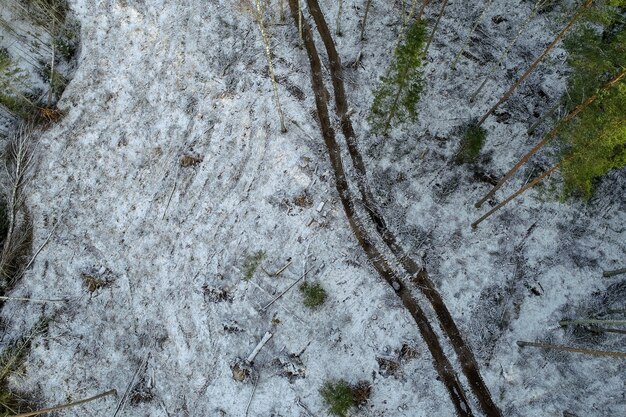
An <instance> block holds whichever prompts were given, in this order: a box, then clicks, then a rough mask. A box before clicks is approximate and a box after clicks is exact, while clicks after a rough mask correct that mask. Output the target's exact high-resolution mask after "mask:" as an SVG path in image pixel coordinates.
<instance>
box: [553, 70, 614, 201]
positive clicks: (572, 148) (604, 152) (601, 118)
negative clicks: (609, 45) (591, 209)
mask: <svg viewBox="0 0 626 417" xmlns="http://www.w3.org/2000/svg"><path fill="white" fill-rule="evenodd" d="M625 115H626V83H625V82H623V81H622V82H621V83H620V84H619V85H618V86H616V87H614V88H612V89H611V90H609V91H608V92H607V93H606V94H603V95H602V97H601V98H600V99H598V101H597V102H596V103H594V104H593V105H591V106H590V107H589V108H588V109H587V110H586V111H584V112H583V113H582V114H581V115H580V116H579V118H578V119H577V120H575V121H574V122H572V123H570V124H569V125H567V126H565V127H564V128H563V130H562V132H561V141H562V145H563V152H562V167H561V171H562V173H563V179H564V190H563V191H564V193H565V196H566V197H570V196H576V197H580V198H583V199H589V198H590V197H591V195H592V193H593V188H594V187H593V185H594V181H595V180H596V179H597V178H599V177H601V176H602V175H604V174H606V173H607V172H608V171H610V170H611V169H615V168H621V167H623V166H626V117H625Z"/></svg>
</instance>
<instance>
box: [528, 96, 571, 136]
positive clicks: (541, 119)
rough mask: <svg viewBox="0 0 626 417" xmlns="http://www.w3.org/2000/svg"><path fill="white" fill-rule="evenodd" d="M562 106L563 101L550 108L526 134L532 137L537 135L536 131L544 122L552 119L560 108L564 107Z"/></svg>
mask: <svg viewBox="0 0 626 417" xmlns="http://www.w3.org/2000/svg"><path fill="white" fill-rule="evenodd" d="M562 104H563V103H561V101H560V100H559V101H558V102H557V103H556V104H555V105H553V106H552V107H550V108H549V109H548V110H547V111H546V112H545V113H544V114H542V115H541V117H539V119H537V121H536V122H535V123H533V124H532V125H531V126H530V127H529V128H528V130H527V131H526V134H527V135H532V134H533V133H535V130H537V128H538V127H539V126H540V125H541V124H542V123H543V122H544V120H546V119H547V118H548V117H550V116H551V115H552V114H553V113H554V112H555V111H556V110H557V109H558V108H560V107H561V106H562Z"/></svg>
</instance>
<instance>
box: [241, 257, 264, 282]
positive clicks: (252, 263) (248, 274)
mask: <svg viewBox="0 0 626 417" xmlns="http://www.w3.org/2000/svg"><path fill="white" fill-rule="evenodd" d="M263 259H265V252H264V251H262V250H260V251H257V252H255V253H253V254H252V255H248V256H246V258H245V259H244V261H243V279H244V280H246V281H249V280H251V279H252V277H253V276H254V273H255V272H256V270H257V268H258V267H259V266H260V265H261V262H263Z"/></svg>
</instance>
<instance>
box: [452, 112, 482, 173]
mask: <svg viewBox="0 0 626 417" xmlns="http://www.w3.org/2000/svg"><path fill="white" fill-rule="evenodd" d="M486 137H487V131H486V130H485V129H483V128H482V126H479V125H478V124H477V123H475V122H474V123H471V124H470V125H469V126H468V127H467V129H466V130H465V133H464V134H463V138H462V139H461V146H460V149H459V153H458V155H457V161H458V162H459V163H471V162H474V161H476V158H478V155H480V150H481V149H482V147H483V144H484V143H485V138H486Z"/></svg>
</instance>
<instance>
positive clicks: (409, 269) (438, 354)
mask: <svg viewBox="0 0 626 417" xmlns="http://www.w3.org/2000/svg"><path fill="white" fill-rule="evenodd" d="M307 5H308V8H309V12H310V13H311V16H312V18H313V20H314V22H315V26H316V27H317V30H318V33H319V35H320V37H321V39H322V42H323V44H324V47H325V49H326V53H327V55H328V58H329V72H330V76H331V81H332V84H333V90H334V98H335V110H336V114H337V117H338V118H339V120H340V128H341V131H342V134H343V136H344V138H345V140H346V144H347V147H348V153H349V155H350V159H351V162H352V165H353V167H354V170H355V171H356V172H355V174H356V175H354V177H355V178H354V180H355V181H356V183H357V187H358V190H359V193H360V196H361V199H362V202H363V204H362V207H361V208H362V209H363V211H365V212H366V217H367V218H369V221H371V223H372V225H373V228H374V230H376V234H377V235H378V237H379V238H380V240H381V241H382V243H383V244H384V246H385V247H386V248H387V249H388V250H389V252H391V253H392V254H393V257H395V260H396V261H397V262H399V264H400V265H401V267H402V269H403V270H404V271H398V270H397V268H395V267H394V266H392V262H390V261H388V260H387V258H386V257H385V254H384V252H385V251H384V249H379V248H377V247H376V245H375V244H374V243H373V242H374V240H373V239H371V237H370V236H369V235H368V233H367V231H366V230H365V228H364V227H363V225H362V224H361V222H360V221H359V219H358V218H357V211H356V207H357V206H356V204H355V202H354V200H353V199H352V196H351V193H350V192H349V189H348V178H347V176H346V172H345V170H344V168H343V161H342V159H341V152H340V147H339V145H338V143H337V141H336V138H335V131H334V130H333V128H332V124H331V121H330V116H329V112H328V98H327V94H326V89H325V87H324V82H323V76H322V66H321V62H320V58H319V54H318V52H317V49H316V47H315V43H314V41H313V36H312V33H311V28H310V27H309V25H308V23H307V22H306V20H305V19H304V18H303V16H301V11H300V10H299V8H298V1H297V0H289V6H290V9H291V13H292V16H293V18H294V22H295V24H296V28H297V27H298V25H299V21H302V26H303V27H302V29H303V31H302V36H303V41H304V46H305V50H306V52H307V55H308V58H309V63H310V66H311V84H312V88H313V91H314V94H315V102H316V108H317V113H318V120H319V123H320V128H321V132H322V136H323V137H324V141H325V144H326V148H327V150H328V152H329V157H330V161H331V165H332V168H333V171H334V174H335V185H336V188H337V191H338V192H339V196H340V199H341V202H342V205H343V207H344V211H345V213H346V216H347V217H348V221H349V223H350V226H351V228H352V231H353V233H354V234H355V236H356V238H357V240H358V241H359V244H360V245H361V247H362V248H363V250H364V251H365V252H366V254H367V256H368V258H369V259H370V261H371V262H372V264H373V265H374V267H375V269H376V270H377V272H378V273H379V275H380V276H381V277H382V278H383V279H384V280H385V281H386V282H387V283H388V284H390V285H391V286H392V288H393V289H394V291H395V292H396V294H397V295H398V296H399V297H400V299H401V300H402V303H403V305H404V307H405V308H406V309H407V310H408V311H409V313H410V314H411V316H412V317H413V319H414V320H415V322H416V324H417V326H418V328H419V330H420V333H421V335H422V337H423V338H424V340H425V341H426V344H427V346H428V349H429V351H430V353H431V355H432V357H433V362H434V365H435V368H436V370H437V372H438V374H439V376H440V378H441V380H442V382H443V383H444V385H445V386H446V388H447V390H448V393H449V395H450V399H451V401H452V403H453V405H454V407H455V409H456V412H457V414H458V415H459V416H473V415H474V412H473V411H472V410H473V408H475V407H474V406H473V405H472V404H470V400H468V395H467V394H466V392H465V388H464V387H463V386H462V385H461V382H460V381H459V378H458V376H457V372H456V371H455V369H460V370H461V372H462V373H463V374H464V376H465V378H466V380H467V385H468V386H469V388H470V390H471V392H472V394H473V396H474V399H475V402H477V403H478V404H477V405H478V407H479V408H480V410H481V411H482V413H484V415H486V416H488V417H500V416H501V412H500V410H499V408H498V407H497V406H496V405H495V403H494V402H493V400H492V398H491V394H490V392H489V389H488V388H487V386H486V384H485V383H484V381H483V379H482V377H481V375H480V371H479V367H478V364H477V362H476V359H475V357H474V355H473V353H472V351H471V349H470V348H469V346H468V345H467V344H466V343H465V341H464V340H463V337H462V336H461V333H460V331H459V329H458V327H457V326H456V323H455V322H454V319H453V318H452V315H451V314H450V312H449V310H448V309H447V307H446V305H445V303H444V301H443V298H442V297H441V295H440V294H439V293H438V291H437V290H436V288H435V286H434V284H433V282H432V281H431V280H430V278H429V276H428V273H427V271H426V270H425V269H424V268H423V267H421V266H419V265H418V264H417V263H416V262H415V261H414V260H413V259H411V258H410V257H409V256H408V255H407V254H406V253H405V252H404V250H403V249H402V247H401V246H400V245H399V244H398V241H397V239H396V237H395V235H394V234H393V233H392V232H391V231H390V230H389V229H388V228H387V223H386V222H385V220H384V217H383V215H382V214H381V212H380V210H379V209H378V205H377V204H376V201H375V199H374V196H373V194H372V192H371V190H370V189H369V187H368V185H367V172H366V168H365V163H364V161H363V158H362V156H361V153H360V151H359V149H358V146H357V137H356V133H355V131H354V128H353V125H352V122H351V120H350V115H349V110H348V102H347V99H346V93H345V87H344V83H343V73H342V65H341V59H340V57H339V54H338V53H337V50H336V47H335V43H334V41H333V38H332V35H331V32H330V30H329V28H328V25H327V23H326V20H325V19H324V16H323V14H322V12H321V9H320V7H319V4H318V2H317V0H307ZM403 272H405V273H407V274H409V276H410V277H411V282H412V283H413V284H414V287H415V288H417V289H419V290H420V292H421V294H422V296H423V297H424V298H426V300H427V301H428V303H429V305H430V307H431V308H432V310H433V311H434V313H435V317H434V319H436V321H437V322H438V324H439V327H440V328H441V330H442V331H443V334H444V335H445V336H446V339H447V340H446V342H447V343H449V344H450V345H451V346H452V348H453V349H454V351H455V353H456V355H457V358H455V359H457V360H458V364H457V366H456V367H453V366H452V364H451V362H450V359H449V358H448V357H447V356H446V355H445V353H444V351H443V348H442V345H441V342H440V340H439V337H438V336H437V334H436V333H435V331H434V329H433V327H432V325H431V321H430V320H429V318H428V316H427V315H426V312H425V310H424V309H423V308H421V307H420V305H419V303H418V301H417V300H416V299H415V297H414V296H413V294H412V292H411V289H410V288H409V286H408V285H407V284H406V283H404V280H403V279H402V278H401V277H402V276H403V275H405V274H404V273H403Z"/></svg>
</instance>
